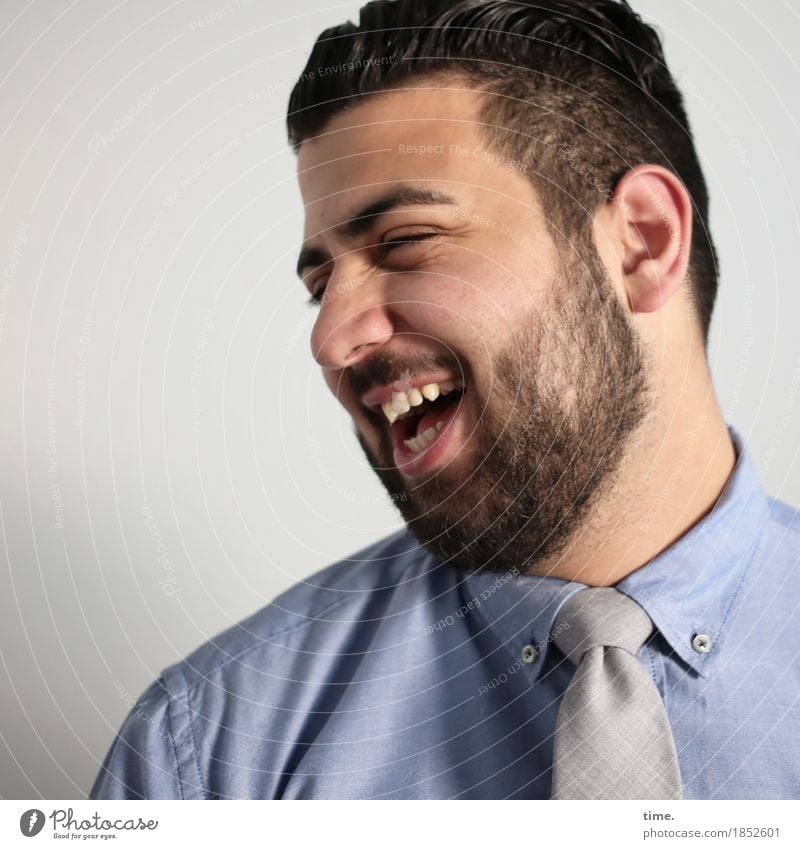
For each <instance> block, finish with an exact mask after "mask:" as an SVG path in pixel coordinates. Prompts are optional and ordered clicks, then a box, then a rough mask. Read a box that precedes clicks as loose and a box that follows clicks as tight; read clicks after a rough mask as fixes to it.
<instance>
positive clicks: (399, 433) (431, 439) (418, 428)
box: [390, 387, 464, 456]
mask: <svg viewBox="0 0 800 849" xmlns="http://www.w3.org/2000/svg"><path fill="white" fill-rule="evenodd" d="M463 394H464V388H463V387H462V388H461V389H454V390H452V391H451V392H449V393H448V394H447V395H444V394H440V395H439V396H438V397H437V398H436V399H435V400H433V401H429V400H427V399H425V400H423V401H422V403H421V404H418V405H417V406H415V407H411V408H410V409H409V411H408V412H407V413H405V414H404V415H403V416H402V417H399V418H398V419H397V420H396V421H395V422H394V423H393V424H392V425H391V426H390V429H391V432H392V436H393V438H394V444H395V448H398V447H402V448H403V449H404V451H405V452H408V453H409V454H410V455H412V456H416V455H420V454H423V453H424V452H426V451H428V450H429V449H430V448H431V447H433V445H434V443H435V442H436V441H437V439H438V438H439V436H440V434H441V433H442V431H443V430H444V428H445V427H446V426H447V424H448V423H449V422H450V420H451V419H452V418H453V416H454V415H455V413H456V411H457V409H458V407H459V405H460V402H461V398H462V396H463Z"/></svg>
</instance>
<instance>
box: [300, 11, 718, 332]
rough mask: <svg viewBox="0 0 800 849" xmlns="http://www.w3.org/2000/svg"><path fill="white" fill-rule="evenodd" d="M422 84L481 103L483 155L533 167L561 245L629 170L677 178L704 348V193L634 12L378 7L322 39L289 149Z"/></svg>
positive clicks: (687, 134)
mask: <svg viewBox="0 0 800 849" xmlns="http://www.w3.org/2000/svg"><path fill="white" fill-rule="evenodd" d="M423 76H425V77H431V76H442V77H445V78H452V79H455V80H458V79H461V80H463V79H464V78H467V79H469V80H470V83H471V84H472V85H474V86H475V87H476V88H477V89H479V90H481V91H483V92H485V94H486V97H485V98H484V100H483V104H482V108H481V120H482V123H483V127H482V130H483V132H484V134H485V135H486V136H487V141H488V143H489V144H490V145H491V146H492V147H493V149H494V150H496V151H498V152H499V153H500V154H501V155H502V156H504V157H507V158H508V159H509V160H510V161H514V162H516V163H524V164H525V172H526V173H527V174H528V175H529V177H530V179H531V181H532V182H533V184H534V186H535V188H536V190H537V191H538V193H539V195H540V197H541V199H542V204H543V207H544V210H545V213H546V214H547V216H548V224H549V226H550V230H551V233H553V235H554V236H556V237H557V238H559V239H560V240H563V239H564V238H565V237H573V236H575V237H578V236H582V237H583V239H584V243H585V238H586V237H587V234H588V232H589V222H590V220H591V215H592V213H593V212H594V211H595V210H596V208H597V206H598V205H599V204H600V203H603V202H605V201H606V200H607V199H608V198H609V197H610V196H611V194H612V193H613V190H614V187H615V186H616V184H617V182H618V181H619V179H620V178H621V177H622V176H623V175H624V174H625V172H626V171H628V170H629V169H631V168H633V167H634V166H636V165H638V164H642V163H656V164H660V165H663V166H664V167H666V168H669V169H670V170H671V171H672V172H673V173H675V174H677V176H678V177H679V178H680V179H681V180H682V182H683V184H684V185H685V186H686V188H687V190H688V192H689V194H690V195H691V197H692V201H693V205H694V208H693V237H692V247H691V253H690V257H689V260H690V265H689V269H690V272H689V276H690V280H691V291H692V295H693V302H694V305H695V308H696V311H697V316H698V321H699V324H700V327H701V330H702V333H703V339H704V340H707V338H708V327H709V324H710V321H711V313H712V310H713V306H714V300H715V298H716V292H717V276H718V273H717V256H716V251H715V249H714V244H713V241H712V238H711V234H710V231H709V226H708V191H707V189H706V184H705V180H704V178H703V173H702V169H701V167H700V163H699V160H698V157H697V153H696V151H695V147H694V142H693V139H692V134H691V130H690V127H689V121H688V118H687V116H686V111H685V109H684V105H683V97H682V96H681V93H680V91H679V90H678V87H677V85H676V83H675V81H674V79H673V77H672V75H671V73H670V71H669V69H668V68H667V65H666V62H665V60H664V54H663V50H662V47H661V41H660V39H659V36H658V34H657V33H656V31H655V30H654V29H653V27H651V26H649V25H648V24H646V23H644V22H643V21H642V19H641V18H640V16H639V15H638V14H637V13H636V12H634V11H633V9H631V7H630V6H629V5H628V3H627V2H626V0H536V2H531V0H455V2H454V0H373V2H369V3H367V4H366V5H365V6H363V7H362V8H361V10H360V16H359V23H358V25H357V26H356V25H355V24H354V23H352V22H350V21H348V22H346V23H344V24H341V25H339V26H336V27H332V28H330V29H327V30H325V31H324V32H323V33H322V34H321V35H320V36H319V37H318V39H317V41H316V43H315V44H314V48H313V50H312V52H311V55H310V57H309V59H308V62H307V64H306V67H305V70H304V71H303V74H302V75H301V76H300V78H299V80H298V81H297V83H296V84H295V86H294V88H293V90H292V93H291V96H290V98H289V107H288V114H287V129H288V135H289V142H290V144H291V145H292V146H293V147H294V149H295V150H297V149H298V148H299V147H300V145H302V143H303V142H304V141H307V140H308V139H310V138H313V137H314V136H316V135H318V134H319V133H320V131H321V130H322V129H323V128H324V126H325V124H326V123H327V122H328V121H329V120H330V119H331V118H332V117H333V116H334V115H336V114H337V113H339V112H340V111H342V110H346V109H348V108H351V107H352V106H353V105H357V104H358V103H360V102H361V98H362V97H365V96H368V95H370V94H373V93H378V92H382V91H388V90H391V89H392V88H397V87H400V86H402V85H408V84H409V83H410V82H412V81H413V79H415V78H418V77H423ZM589 238H590V237H589Z"/></svg>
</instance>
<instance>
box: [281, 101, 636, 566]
mask: <svg viewBox="0 0 800 849" xmlns="http://www.w3.org/2000/svg"><path fill="white" fill-rule="evenodd" d="M478 107H479V99H478V95H477V94H476V93H475V92H473V91H470V90H468V89H467V90H464V91H444V90H442V89H438V90H437V89H434V88H430V89H428V88H425V87H419V88H413V89H411V90H406V91H398V92H391V93H386V94H382V95H380V96H378V97H370V98H366V99H364V100H363V101H361V103H360V104H359V105H357V106H355V107H353V108H351V109H350V110H348V111H346V112H343V113H340V114H339V115H337V116H336V117H335V118H334V119H332V120H331V121H330V122H329V123H328V125H327V126H326V127H325V129H324V130H323V132H322V134H321V135H320V137H318V138H316V139H314V140H311V141H307V142H305V143H304V144H303V145H302V147H301V149H300V154H299V160H298V171H299V180H300V187H301V191H302V194H303V199H304V203H305V206H306V228H305V236H304V250H303V254H302V256H301V267H299V269H298V270H299V271H300V273H301V276H302V277H303V279H304V281H305V283H306V286H307V287H308V289H309V291H310V292H312V293H314V294H316V295H317V296H319V297H321V304H320V307H319V315H318V318H317V321H316V323H315V326H314V330H313V333H312V338H311V346H312V351H313V354H314V357H315V358H316V360H317V361H318V362H319V364H320V365H321V366H322V368H323V373H324V376H325V379H326V381H327V383H328V386H329V387H330V388H331V391H332V392H334V394H335V395H336V397H337V398H338V399H339V401H340V402H341V403H342V404H343V405H344V407H345V409H346V410H347V411H348V413H349V414H350V415H351V416H352V419H353V422H354V425H355V429H356V434H357V437H358V439H359V442H360V444H361V446H362V448H363V450H364V452H365V454H366V456H367V458H368V460H369V462H370V464H371V465H372V466H373V468H374V469H375V471H376V473H377V474H378V476H379V477H380V479H381V480H382V482H383V483H384V485H385V486H386V488H387V490H388V491H389V493H390V495H391V496H392V498H393V500H394V501H395V503H397V505H398V507H399V508H400V510H401V512H402V514H403V516H404V518H405V520H406V521H407V523H408V525H409V528H410V529H411V530H412V532H414V534H415V535H416V536H417V538H418V539H419V541H420V542H421V543H422V544H423V545H425V546H426V547H428V548H429V549H431V550H432V551H434V552H435V553H436V554H438V555H439V556H440V557H441V558H442V559H443V560H444V561H445V562H447V563H449V564H450V565H451V566H453V567H456V568H458V569H461V570H464V571H471V570H473V569H477V568H484V569H492V570H498V571H502V570H507V569H510V568H517V569H522V570H528V569H530V570H535V568H536V566H535V563H536V562H541V561H542V560H543V559H544V558H545V557H549V556H551V555H553V554H555V553H557V552H559V551H561V550H562V549H563V548H564V546H565V545H566V544H567V543H568V541H569V539H570V538H571V537H572V536H573V535H574V534H575V533H576V532H577V531H578V530H579V529H580V527H581V523H582V522H583V521H584V520H585V518H586V516H587V513H588V511H589V509H590V508H591V505H592V503H593V502H594V500H595V499H596V498H597V496H598V495H599V494H600V493H601V492H602V489H603V486H604V485H609V484H610V483H611V482H612V479H613V476H614V472H615V471H617V469H618V468H619V465H620V461H621V460H622V458H623V457H624V449H625V444H626V440H627V437H628V436H629V435H630V434H631V433H632V432H633V431H634V429H635V428H636V426H637V425H638V424H639V423H640V422H641V420H642V418H643V415H644V412H645V407H646V405H645V390H646V381H645V370H644V367H643V356H642V352H641V350H640V346H639V343H638V337H637V334H636V332H635V330H634V328H633V327H632V325H631V323H630V322H629V320H628V317H627V314H626V311H625V308H624V307H623V306H622V303H621V299H620V298H619V297H618V295H617V291H616V290H615V287H614V285H612V282H611V281H610V280H609V279H608V278H607V276H606V270H605V267H604V265H603V263H602V262H601V261H600V259H599V257H597V258H596V260H595V261H591V260H590V261H589V264H588V265H587V263H586V260H585V258H584V259H583V260H578V258H577V255H574V256H573V255H571V254H570V253H569V252H568V250H567V249H565V248H562V250H561V251H559V250H557V247H556V244H555V242H554V241H553V239H552V238H551V237H550V235H549V233H548V230H547V226H546V221H545V218H544V215H543V212H542V207H541V204H540V202H539V200H538V197H537V194H536V192H535V190H534V188H533V186H532V184H531V182H530V180H529V178H528V176H527V174H526V173H525V170H524V167H523V165H522V163H515V162H509V161H507V160H504V159H502V157H500V156H499V154H497V153H496V152H493V151H492V150H491V149H490V148H489V147H488V144H487V142H486V139H485V138H484V136H483V134H482V132H481V125H480V120H479V117H478ZM565 141H569V140H565ZM587 214H588V213H587ZM586 253H587V252H586V251H584V257H585V255H586ZM437 396H438V397H437Z"/></svg>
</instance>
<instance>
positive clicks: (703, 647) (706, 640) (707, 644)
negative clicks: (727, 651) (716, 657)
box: [692, 634, 712, 654]
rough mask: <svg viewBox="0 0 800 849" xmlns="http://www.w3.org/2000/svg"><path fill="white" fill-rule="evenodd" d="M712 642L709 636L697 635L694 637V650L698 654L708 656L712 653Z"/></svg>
mask: <svg viewBox="0 0 800 849" xmlns="http://www.w3.org/2000/svg"><path fill="white" fill-rule="evenodd" d="M711 645H712V640H711V637H709V636H708V634H695V635H694V637H692V648H693V649H694V650H695V651H696V652H697V653H698V654H708V653H709V652H710V651H711Z"/></svg>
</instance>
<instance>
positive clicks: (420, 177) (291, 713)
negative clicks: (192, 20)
mask: <svg viewBox="0 0 800 849" xmlns="http://www.w3.org/2000/svg"><path fill="white" fill-rule="evenodd" d="M288 126H289V135H290V140H291V142H292V144H293V145H294V147H295V149H296V150H297V153H298V177H299V181H300V186H301V190H302V194H303V199H304V204H305V209H306V228H305V237H304V245H303V248H302V251H301V254H300V260H299V263H298V272H299V274H300V276H301V278H302V280H303V282H304V284H305V286H306V288H307V290H308V292H309V293H310V296H311V298H312V300H313V301H314V302H316V303H317V305H318V307H319V313H318V317H317V320H316V323H315V326H314V330H313V333H312V338H311V348H312V351H313V355H314V357H315V358H316V360H317V362H318V363H319V365H320V366H321V367H322V369H323V372H324V375H325V379H326V381H327V383H328V385H329V387H330V389H331V391H333V392H334V393H335V395H336V397H337V398H338V399H339V400H340V401H341V403H342V404H343V405H344V407H345V409H346V410H347V411H348V413H349V414H350V415H351V416H352V419H353V423H354V427H355V431H356V434H357V437H358V439H359V442H360V444H361V445H362V447H363V449H364V452H365V454H366V455H367V457H368V459H369V461H370V463H371V465H372V466H373V468H374V469H375V472H376V474H377V475H378V476H379V477H380V479H381V480H382V482H383V483H384V485H385V486H386V488H387V490H388V491H389V492H390V494H391V495H392V497H393V500H394V501H395V503H396V504H397V505H398V507H399V508H400V510H401V511H402V514H403V517H404V519H405V520H406V522H407V525H408V527H407V529H406V530H404V531H403V532H400V533H396V534H394V535H392V536H390V537H388V538H387V539H384V540H382V541H380V542H378V543H376V544H374V545H372V546H370V547H369V548H367V549H366V550H364V551H361V552H358V553H357V554H355V555H353V556H352V557H349V558H347V559H345V560H343V561H341V562H340V563H336V564H334V565H333V566H330V567H328V568H327V569H324V570H322V571H321V572H319V573H317V574H316V575H314V576H313V577H312V578H310V579H309V580H308V581H306V582H304V583H303V584H301V585H297V586H295V587H293V588H291V589H290V590H288V591H287V592H286V593H284V594H282V595H281V596H280V597H279V598H277V599H276V600H275V601H274V602H273V604H272V605H270V606H268V607H267V608H265V609H264V610H262V611H260V612H258V613H256V614H255V615H254V616H253V617H251V618H250V619H249V620H247V621H245V622H243V623H242V624H240V625H239V626H237V627H235V628H233V629H231V630H230V631H228V632H226V633H225V634H223V635H222V636H220V637H218V638H217V639H215V640H212V641H211V642H209V643H207V644H206V645H204V646H203V647H201V648H200V649H198V650H197V651H196V652H195V653H194V654H192V655H191V656H190V657H189V658H187V659H186V660H185V661H184V662H182V663H180V664H177V665H176V666H173V667H171V668H170V669H168V670H166V671H165V672H164V673H163V675H162V677H161V678H160V679H159V680H158V681H157V682H155V683H154V684H153V685H152V686H151V687H150V688H149V689H148V690H147V692H146V693H145V694H144V696H143V697H142V699H141V700H140V702H139V704H138V705H137V707H136V708H135V709H134V710H133V711H132V712H131V715H130V716H129V718H128V719H127V721H126V723H125V725H124V726H123V729H122V731H121V732H120V736H119V738H118V740H117V741H116V742H115V744H114V746H113V748H112V750H111V751H110V752H109V755H108V757H107V759H106V762H105V764H104V765H103V769H102V770H101V773H100V775H99V776H98V780H97V783H96V784H95V787H94V788H93V791H92V796H93V797H95V798H142V797H146V798H148V797H149V798H168V797H175V798H517V799H547V798H601V799H605V798H642V799H644V798H670V799H671V798H787V797H789V798H791V797H796V796H797V795H798V791H799V790H800V777H798V767H797V764H798V744H797V742H796V740H797V738H798V732H799V731H800V717H799V716H798V700H797V693H798V686H797V685H798V680H799V679H800V664H798V660H797V650H796V645H797V635H798V624H800V623H799V622H798V613H797V608H798V598H799V595H800V594H799V593H798V589H797V582H796V580H795V579H794V578H793V572H792V569H793V567H795V566H796V564H797V562H798V552H800V545H799V544H798V543H800V537H799V536H798V532H799V529H800V524H799V523H798V518H797V514H796V513H795V512H794V511H793V510H792V509H791V508H789V507H788V506H786V505H783V504H781V503H779V502H776V501H774V500H772V499H770V498H768V497H767V496H766V495H765V494H764V492H763V489H762V488H761V484H760V482H759V480H758V477H757V475H756V472H755V470H754V467H753V461H752V459H751V458H750V456H749V455H748V452H747V449H746V446H745V444H744V442H743V441H742V439H741V437H740V436H739V435H738V434H736V432H735V431H733V430H731V429H729V428H728V427H726V424H725V421H724V418H723V414H722V412H721V411H720V407H719V404H718V402H717V399H716V396H715V394H714V390H713V387H712V383H711V377H710V373H709V368H708V363H707V359H706V353H705V348H706V339H707V333H708V326H709V321H710V318H711V312H712V307H713V303H714V298H715V292H716V286H717V276H716V260H715V255H714V248H713V244H712V241H711V237H710V234H709V230H708V199H707V194H706V189H705V185H704V181H703V176H702V172H701V169H700V166H699V164H698V160H697V156H696V153H695V150H694V146H693V142H692V138H691V135H690V132H689V127H688V122H687V119H686V115H685V112H684V109H683V106H682V100H681V96H680V94H679V92H678V90H677V88H676V87H675V84H674V82H673V80H672V78H671V76H670V73H669V71H668V69H667V68H666V66H665V64H664V60H663V55H662V51H661V46H660V43H659V40H658V38H657V36H656V34H655V33H654V31H653V30H652V29H651V28H650V27H648V26H647V25H645V24H644V23H643V22H642V21H641V20H640V19H639V17H638V16H637V15H636V14H635V13H634V12H633V11H632V10H631V9H630V8H629V7H628V5H627V4H625V3H623V2H614V0H548V2H537V3H535V4H534V3H518V2H500V0H461V1H460V2H437V0H413V2H412V1H411V0H398V2H393V0H379V2H375V3H370V4H368V5H367V6H365V7H364V8H363V9H362V10H361V17H360V22H359V25H358V26H355V25H354V24H351V23H347V24H343V25H342V26H340V27H337V28H334V29H332V30H328V31H326V32H324V33H323V34H322V35H321V36H320V38H319V39H318V41H317V43H316V45H315V47H314V50H313V52H312V55H311V57H310V58H309V61H308V65H307V68H306V71H305V73H304V74H303V76H302V77H301V79H300V80H299V81H298V84H297V85H296V87H295V89H294V91H293V93H292V97H291V101H290V106H289V116H288Z"/></svg>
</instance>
